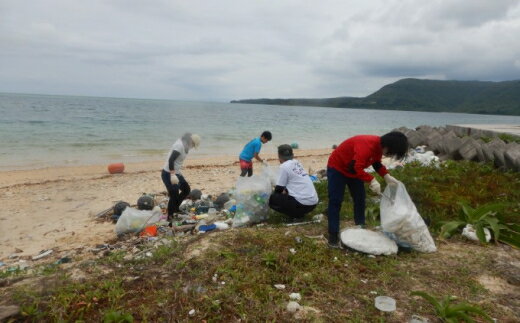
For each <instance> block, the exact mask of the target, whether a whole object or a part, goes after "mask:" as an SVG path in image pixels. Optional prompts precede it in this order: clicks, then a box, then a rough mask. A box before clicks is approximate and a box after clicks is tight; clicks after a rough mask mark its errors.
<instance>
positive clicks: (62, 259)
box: [54, 256, 72, 265]
mask: <svg viewBox="0 0 520 323" xmlns="http://www.w3.org/2000/svg"><path fill="white" fill-rule="evenodd" d="M69 262H72V258H70V257H67V256H65V257H63V258H60V259H58V260H56V261H55V262H54V264H55V265H60V264H66V263H69Z"/></svg>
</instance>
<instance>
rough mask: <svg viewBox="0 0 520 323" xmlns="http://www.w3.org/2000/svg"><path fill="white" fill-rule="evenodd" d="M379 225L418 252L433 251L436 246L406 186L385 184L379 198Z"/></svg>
mask: <svg viewBox="0 0 520 323" xmlns="http://www.w3.org/2000/svg"><path fill="white" fill-rule="evenodd" d="M380 209H381V226H382V227H383V231H386V232H390V233H393V234H394V235H395V236H396V238H397V239H398V241H402V242H403V243H405V244H407V245H410V246H411V247H412V248H413V249H414V250H417V251H420V252H435V251H437V248H436V247H435V243H434V242H433V239H432V236H431V235H430V232H429V231H428V227H427V226H426V224H425V223H424V220H423V219H422V217H421V216H420V215H419V212H417V209H416V208H415V204H414V203H413V201H412V199H411V198H410V196H409V195H408V192H407V191H406V187H405V186H404V184H403V183H401V182H399V183H398V185H396V186H392V185H387V186H386V188H385V191H384V192H383V197H382V198H381V205H380Z"/></svg>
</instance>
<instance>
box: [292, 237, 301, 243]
mask: <svg viewBox="0 0 520 323" xmlns="http://www.w3.org/2000/svg"><path fill="white" fill-rule="evenodd" d="M294 241H296V243H302V242H303V240H302V238H301V237H295V238H294Z"/></svg>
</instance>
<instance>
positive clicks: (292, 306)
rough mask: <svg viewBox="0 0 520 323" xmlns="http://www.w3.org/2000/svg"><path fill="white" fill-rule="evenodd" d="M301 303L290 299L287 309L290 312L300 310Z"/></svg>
mask: <svg viewBox="0 0 520 323" xmlns="http://www.w3.org/2000/svg"><path fill="white" fill-rule="evenodd" d="M301 308H302V307H301V305H300V304H298V303H297V302H295V301H290V302H289V303H288V304H287V311H288V312H291V313H295V312H296V311H299V310H301Z"/></svg>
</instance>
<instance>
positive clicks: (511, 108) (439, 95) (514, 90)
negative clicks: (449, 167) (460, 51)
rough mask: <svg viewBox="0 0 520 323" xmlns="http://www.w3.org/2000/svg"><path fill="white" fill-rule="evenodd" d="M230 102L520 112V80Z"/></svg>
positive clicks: (410, 84)
mask: <svg viewBox="0 0 520 323" xmlns="http://www.w3.org/2000/svg"><path fill="white" fill-rule="evenodd" d="M231 103H255V104H272V105H299V106H323V107H337V108H360V109H384V110H409V111H431V112H465V113H480V114H504V115H520V81H519V80H516V81H504V82H480V81H437V80H419V79H411V78H408V79H402V80H399V81H397V82H395V83H392V84H388V85H385V86H383V87H382V88H381V89H380V90H378V91H376V92H374V93H372V94H370V95H369V96H366V97H364V98H353V97H338V98H326V99H250V100H236V101H231Z"/></svg>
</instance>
